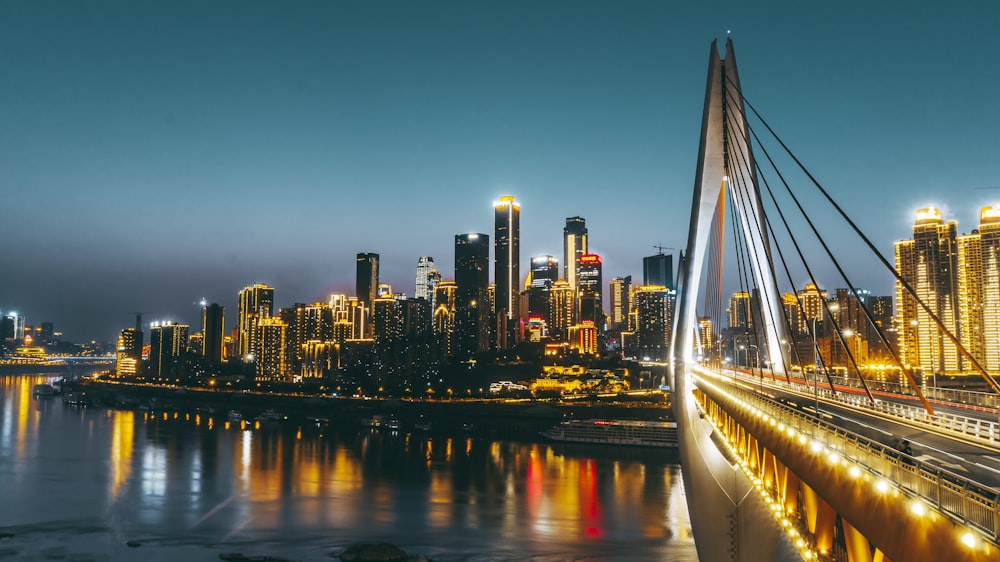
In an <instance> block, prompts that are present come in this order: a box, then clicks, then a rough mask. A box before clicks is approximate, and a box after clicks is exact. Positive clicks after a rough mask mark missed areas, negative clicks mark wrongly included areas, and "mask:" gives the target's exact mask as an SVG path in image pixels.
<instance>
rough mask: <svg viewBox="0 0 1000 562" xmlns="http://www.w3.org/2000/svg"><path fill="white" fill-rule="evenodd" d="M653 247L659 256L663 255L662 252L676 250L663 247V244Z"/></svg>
mask: <svg viewBox="0 0 1000 562" xmlns="http://www.w3.org/2000/svg"><path fill="white" fill-rule="evenodd" d="M653 247H654V248H656V251H657V252H659V253H661V254H662V253H663V250H676V249H677V248H672V247H670V246H664V245H663V244H653Z"/></svg>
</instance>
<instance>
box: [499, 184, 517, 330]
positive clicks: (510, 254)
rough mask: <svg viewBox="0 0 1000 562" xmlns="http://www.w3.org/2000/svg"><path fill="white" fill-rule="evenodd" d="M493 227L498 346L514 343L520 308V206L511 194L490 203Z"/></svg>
mask: <svg viewBox="0 0 1000 562" xmlns="http://www.w3.org/2000/svg"><path fill="white" fill-rule="evenodd" d="M493 210H494V219H495V220H494V223H493V225H494V230H493V241H494V244H496V248H495V249H494V282H495V285H496V293H495V303H494V304H495V308H494V309H493V310H494V312H495V313H496V316H497V326H498V327H502V328H503V329H502V330H498V332H497V345H498V347H499V348H501V349H507V348H509V347H511V346H513V345H514V344H515V343H517V341H516V334H517V329H516V328H517V319H518V317H519V313H520V310H521V307H520V305H519V304H518V300H519V298H520V296H521V292H520V282H521V226H520V225H521V206H520V205H519V204H518V203H517V201H516V200H515V199H514V197H512V196H510V195H504V196H503V197H501V198H500V201H498V202H496V203H495V204H494V205H493Z"/></svg>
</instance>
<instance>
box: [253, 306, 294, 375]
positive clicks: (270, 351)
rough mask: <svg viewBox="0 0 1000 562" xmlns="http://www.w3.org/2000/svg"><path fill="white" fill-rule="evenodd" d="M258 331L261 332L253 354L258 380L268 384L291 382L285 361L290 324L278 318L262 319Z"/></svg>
mask: <svg viewBox="0 0 1000 562" xmlns="http://www.w3.org/2000/svg"><path fill="white" fill-rule="evenodd" d="M257 331H258V332H259V335H258V336H257V338H256V342H257V348H256V350H255V352H254V354H253V361H254V364H255V365H256V373H257V380H259V381H268V382H282V381H286V380H289V379H290V377H289V375H288V366H287V364H286V360H285V353H286V350H287V343H286V340H285V338H286V337H287V333H288V324H286V323H285V322H284V321H283V320H282V319H281V318H280V317H277V316H272V317H268V318H262V319H261V320H260V322H259V323H258V325H257Z"/></svg>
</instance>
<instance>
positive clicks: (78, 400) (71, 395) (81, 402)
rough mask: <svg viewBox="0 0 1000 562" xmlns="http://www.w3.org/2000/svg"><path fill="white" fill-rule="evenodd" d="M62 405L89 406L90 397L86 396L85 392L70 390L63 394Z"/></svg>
mask: <svg viewBox="0 0 1000 562" xmlns="http://www.w3.org/2000/svg"><path fill="white" fill-rule="evenodd" d="M63 403H64V404H72V405H74V406H86V405H88V404H90V397H89V396H87V393H86V391H83V390H71V391H69V392H66V393H65V394H63Z"/></svg>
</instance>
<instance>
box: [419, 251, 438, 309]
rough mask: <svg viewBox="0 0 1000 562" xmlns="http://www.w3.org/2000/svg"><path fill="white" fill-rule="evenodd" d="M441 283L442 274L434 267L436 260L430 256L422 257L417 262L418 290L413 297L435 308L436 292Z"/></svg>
mask: <svg viewBox="0 0 1000 562" xmlns="http://www.w3.org/2000/svg"><path fill="white" fill-rule="evenodd" d="M440 281H441V274H440V273H438V270H437V268H435V267H434V258H432V257H430V256H420V259H418V260H417V280H416V290H414V292H413V296H414V297H416V298H418V299H424V300H426V301H427V302H429V303H431V306H432V307H433V306H434V290H435V288H436V287H437V284H438V283H439V282H440Z"/></svg>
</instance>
